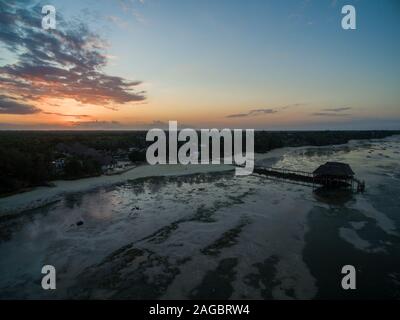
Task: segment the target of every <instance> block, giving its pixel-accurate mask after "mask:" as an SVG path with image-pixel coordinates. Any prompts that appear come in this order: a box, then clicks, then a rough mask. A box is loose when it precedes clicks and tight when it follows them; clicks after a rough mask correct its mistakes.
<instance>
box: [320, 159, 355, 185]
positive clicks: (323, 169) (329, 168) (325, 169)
mask: <svg viewBox="0 0 400 320" xmlns="http://www.w3.org/2000/svg"><path fill="white" fill-rule="evenodd" d="M313 175H314V181H316V182H318V183H320V184H323V185H325V186H327V187H352V184H353V181H354V172H353V170H352V169H351V167H350V166H349V165H348V164H347V163H342V162H326V163H325V164H323V165H321V166H319V167H318V168H317V169H315V170H314V172H313Z"/></svg>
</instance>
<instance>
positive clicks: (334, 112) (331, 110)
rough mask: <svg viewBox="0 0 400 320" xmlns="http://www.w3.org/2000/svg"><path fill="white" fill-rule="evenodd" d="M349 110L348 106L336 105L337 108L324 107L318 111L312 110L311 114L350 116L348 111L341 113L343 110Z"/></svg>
mask: <svg viewBox="0 0 400 320" xmlns="http://www.w3.org/2000/svg"><path fill="white" fill-rule="evenodd" d="M348 110H351V108H350V107H338V108H326V109H322V110H321V111H320V112H314V113H313V114H312V115H313V116H323V117H325V116H327V117H346V116H350V114H349V113H343V111H348Z"/></svg>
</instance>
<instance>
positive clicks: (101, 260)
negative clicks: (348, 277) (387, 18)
mask: <svg viewBox="0 0 400 320" xmlns="http://www.w3.org/2000/svg"><path fill="white" fill-rule="evenodd" d="M276 161H277V162H276V163H275V164H274V166H276V167H287V168H294V169H300V170H305V171H312V170H314V169H315V168H316V167H317V166H318V165H319V164H321V163H324V162H325V161H343V162H347V163H349V164H350V165H351V166H352V168H353V170H354V171H355V172H356V175H357V176H359V177H360V178H361V179H363V180H365V181H366V186H367V189H366V192H365V193H364V194H350V195H349V194H340V193H339V194H334V195H332V194H326V193H324V192H313V190H312V188H309V187H306V186H301V185H296V184H289V183H285V182H282V181H275V180H269V179H266V178H262V177H258V176H248V177H235V176H234V173H233V172H223V173H208V174H207V173H205V174H197V175H190V176H180V177H172V176H169V177H157V178H143V179H140V180H133V181H130V182H126V183H121V184H119V185H114V186H111V187H100V188H97V189H95V190H92V191H90V192H85V193H76V194H69V195H66V196H64V197H63V198H62V200H60V201H57V202H54V203H50V204H48V205H47V206H45V207H42V208H38V209H35V210H28V211H24V212H21V213H20V214H18V215H12V216H4V217H1V218H0V257H1V259H0V298H2V299H7V298H74V299H78V298H84V299H94V298H101V299H104V298H105V299H124V298H132V299H153V298H160V299H189V298H198V299H213V298H215V299H242V298H244V299H311V298H399V297H400V216H399V214H400V203H399V201H398V199H399V196H400V137H391V138H387V139H384V140H376V141H361V142H360V141H357V142H356V141H354V142H350V143H349V144H347V145H342V146H334V147H332V146H330V147H303V148H295V149H289V150H288V151H287V152H286V153H285V154H284V155H283V156H282V157H281V158H277V160H276ZM261 162H262V161H261ZM268 165H270V163H268ZM77 222H83V224H81V225H77ZM46 264H50V265H54V266H55V267H56V270H57V289H56V290H54V291H45V290H43V289H41V285H40V283H41V278H42V276H43V275H42V274H41V268H42V266H43V265H46ZM347 264H351V265H354V266H355V267H356V269H357V289H356V290H350V291H349V290H347V291H345V290H343V289H342V288H341V285H340V284H341V279H342V276H343V275H342V274H341V268H342V266H344V265H347Z"/></svg>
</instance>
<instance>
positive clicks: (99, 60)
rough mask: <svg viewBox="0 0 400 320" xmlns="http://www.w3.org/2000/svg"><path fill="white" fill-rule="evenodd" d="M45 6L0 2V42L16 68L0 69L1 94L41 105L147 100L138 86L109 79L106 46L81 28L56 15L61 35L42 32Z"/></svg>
mask: <svg viewBox="0 0 400 320" xmlns="http://www.w3.org/2000/svg"><path fill="white" fill-rule="evenodd" d="M41 19H42V15H41V6H40V5H34V4H33V3H32V2H31V1H0V42H1V43H3V45H4V46H5V47H6V48H7V49H8V50H10V51H11V52H13V53H14V54H15V55H16V57H17V62H15V63H13V64H9V65H5V66H2V67H0V90H2V91H3V92H7V93H8V94H11V95H14V96H15V95H18V96H20V97H30V98H31V99H39V98H41V97H43V96H48V97H56V98H72V99H75V100H76V101H79V102H81V103H92V104H97V105H107V104H111V105H112V104H121V103H126V102H131V101H143V100H145V96H144V94H145V93H144V92H142V91H141V92H137V91H136V90H135V88H136V87H137V86H138V85H140V84H141V82H140V81H129V80H126V79H124V78H122V77H117V76H111V75H107V74H106V73H104V72H103V71H102V68H103V67H104V66H105V65H106V64H107V59H106V55H105V53H104V52H103V51H104V50H103V48H104V47H105V44H104V42H103V41H102V40H101V39H100V38H99V36H98V35H96V34H94V33H92V32H91V31H90V30H89V29H88V27H87V26H86V25H85V24H83V23H76V22H75V23H68V22H66V21H64V20H63V18H62V16H61V15H60V14H59V13H58V12H57V29H56V30H43V29H42V28H41Z"/></svg>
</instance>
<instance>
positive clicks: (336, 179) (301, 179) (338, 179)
mask: <svg viewBox="0 0 400 320" xmlns="http://www.w3.org/2000/svg"><path fill="white" fill-rule="evenodd" d="M327 164H332V163H327ZM327 164H325V165H327ZM335 164H337V163H335ZM321 167H323V166H321ZM321 167H319V168H318V169H317V170H315V171H314V172H306V171H301V170H291V169H285V168H273V167H263V166H255V168H254V171H253V174H256V175H261V176H265V177H268V178H271V179H278V180H286V181H288V182H291V183H295V184H300V185H305V186H310V187H312V188H317V187H327V188H332V189H334V188H348V189H351V190H352V191H356V192H364V190H365V183H364V182H363V181H360V180H358V179H357V178H355V177H354V173H353V174H343V175H339V174H337V173H335V174H331V175H329V174H319V173H318V170H320V168H321ZM350 170H351V169H350ZM320 171H321V170H320ZM351 172H352V171H351Z"/></svg>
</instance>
